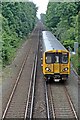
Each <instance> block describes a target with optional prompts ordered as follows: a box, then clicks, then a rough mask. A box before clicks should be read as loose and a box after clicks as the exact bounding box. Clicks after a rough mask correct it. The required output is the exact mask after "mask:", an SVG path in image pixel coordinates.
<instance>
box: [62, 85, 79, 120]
mask: <svg viewBox="0 0 80 120" xmlns="http://www.w3.org/2000/svg"><path fill="white" fill-rule="evenodd" d="M64 90H65V93H66V96H67V98H68V101H69V104H70V107H71V109H72V112H73V114H74V117H75V119H76V120H78V116H77V113H76V110H75V107H74V105H73V102H72V100H71V98H70V95H69V93H68V90H67V88H66V86H64Z"/></svg>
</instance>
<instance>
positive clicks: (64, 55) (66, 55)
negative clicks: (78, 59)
mask: <svg viewBox="0 0 80 120" xmlns="http://www.w3.org/2000/svg"><path fill="white" fill-rule="evenodd" d="M62 63H68V54H62Z"/></svg>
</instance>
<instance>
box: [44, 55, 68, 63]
mask: <svg viewBox="0 0 80 120" xmlns="http://www.w3.org/2000/svg"><path fill="white" fill-rule="evenodd" d="M68 56H69V55H68V53H46V59H45V62H46V63H47V64H53V63H62V64H67V63H68Z"/></svg>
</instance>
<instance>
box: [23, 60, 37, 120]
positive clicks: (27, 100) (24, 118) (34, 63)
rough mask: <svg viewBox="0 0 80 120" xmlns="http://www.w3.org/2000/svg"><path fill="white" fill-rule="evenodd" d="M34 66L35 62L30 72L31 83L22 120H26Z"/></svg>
mask: <svg viewBox="0 0 80 120" xmlns="http://www.w3.org/2000/svg"><path fill="white" fill-rule="evenodd" d="M34 64H35V62H34V63H33V67H32V72H31V81H30V85H29V92H28V100H27V104H26V109H25V115H24V120H26V118H27V112H28V104H29V97H30V92H31V87H32V86H31V85H32V79H33V74H34Z"/></svg>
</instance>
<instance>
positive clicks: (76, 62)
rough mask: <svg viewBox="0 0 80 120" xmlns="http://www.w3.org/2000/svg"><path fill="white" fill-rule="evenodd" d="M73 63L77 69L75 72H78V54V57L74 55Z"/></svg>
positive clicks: (72, 57)
mask: <svg viewBox="0 0 80 120" xmlns="http://www.w3.org/2000/svg"><path fill="white" fill-rule="evenodd" d="M71 62H72V64H73V67H74V68H75V70H76V71H77V72H78V66H79V65H78V54H76V55H72V56H71Z"/></svg>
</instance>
